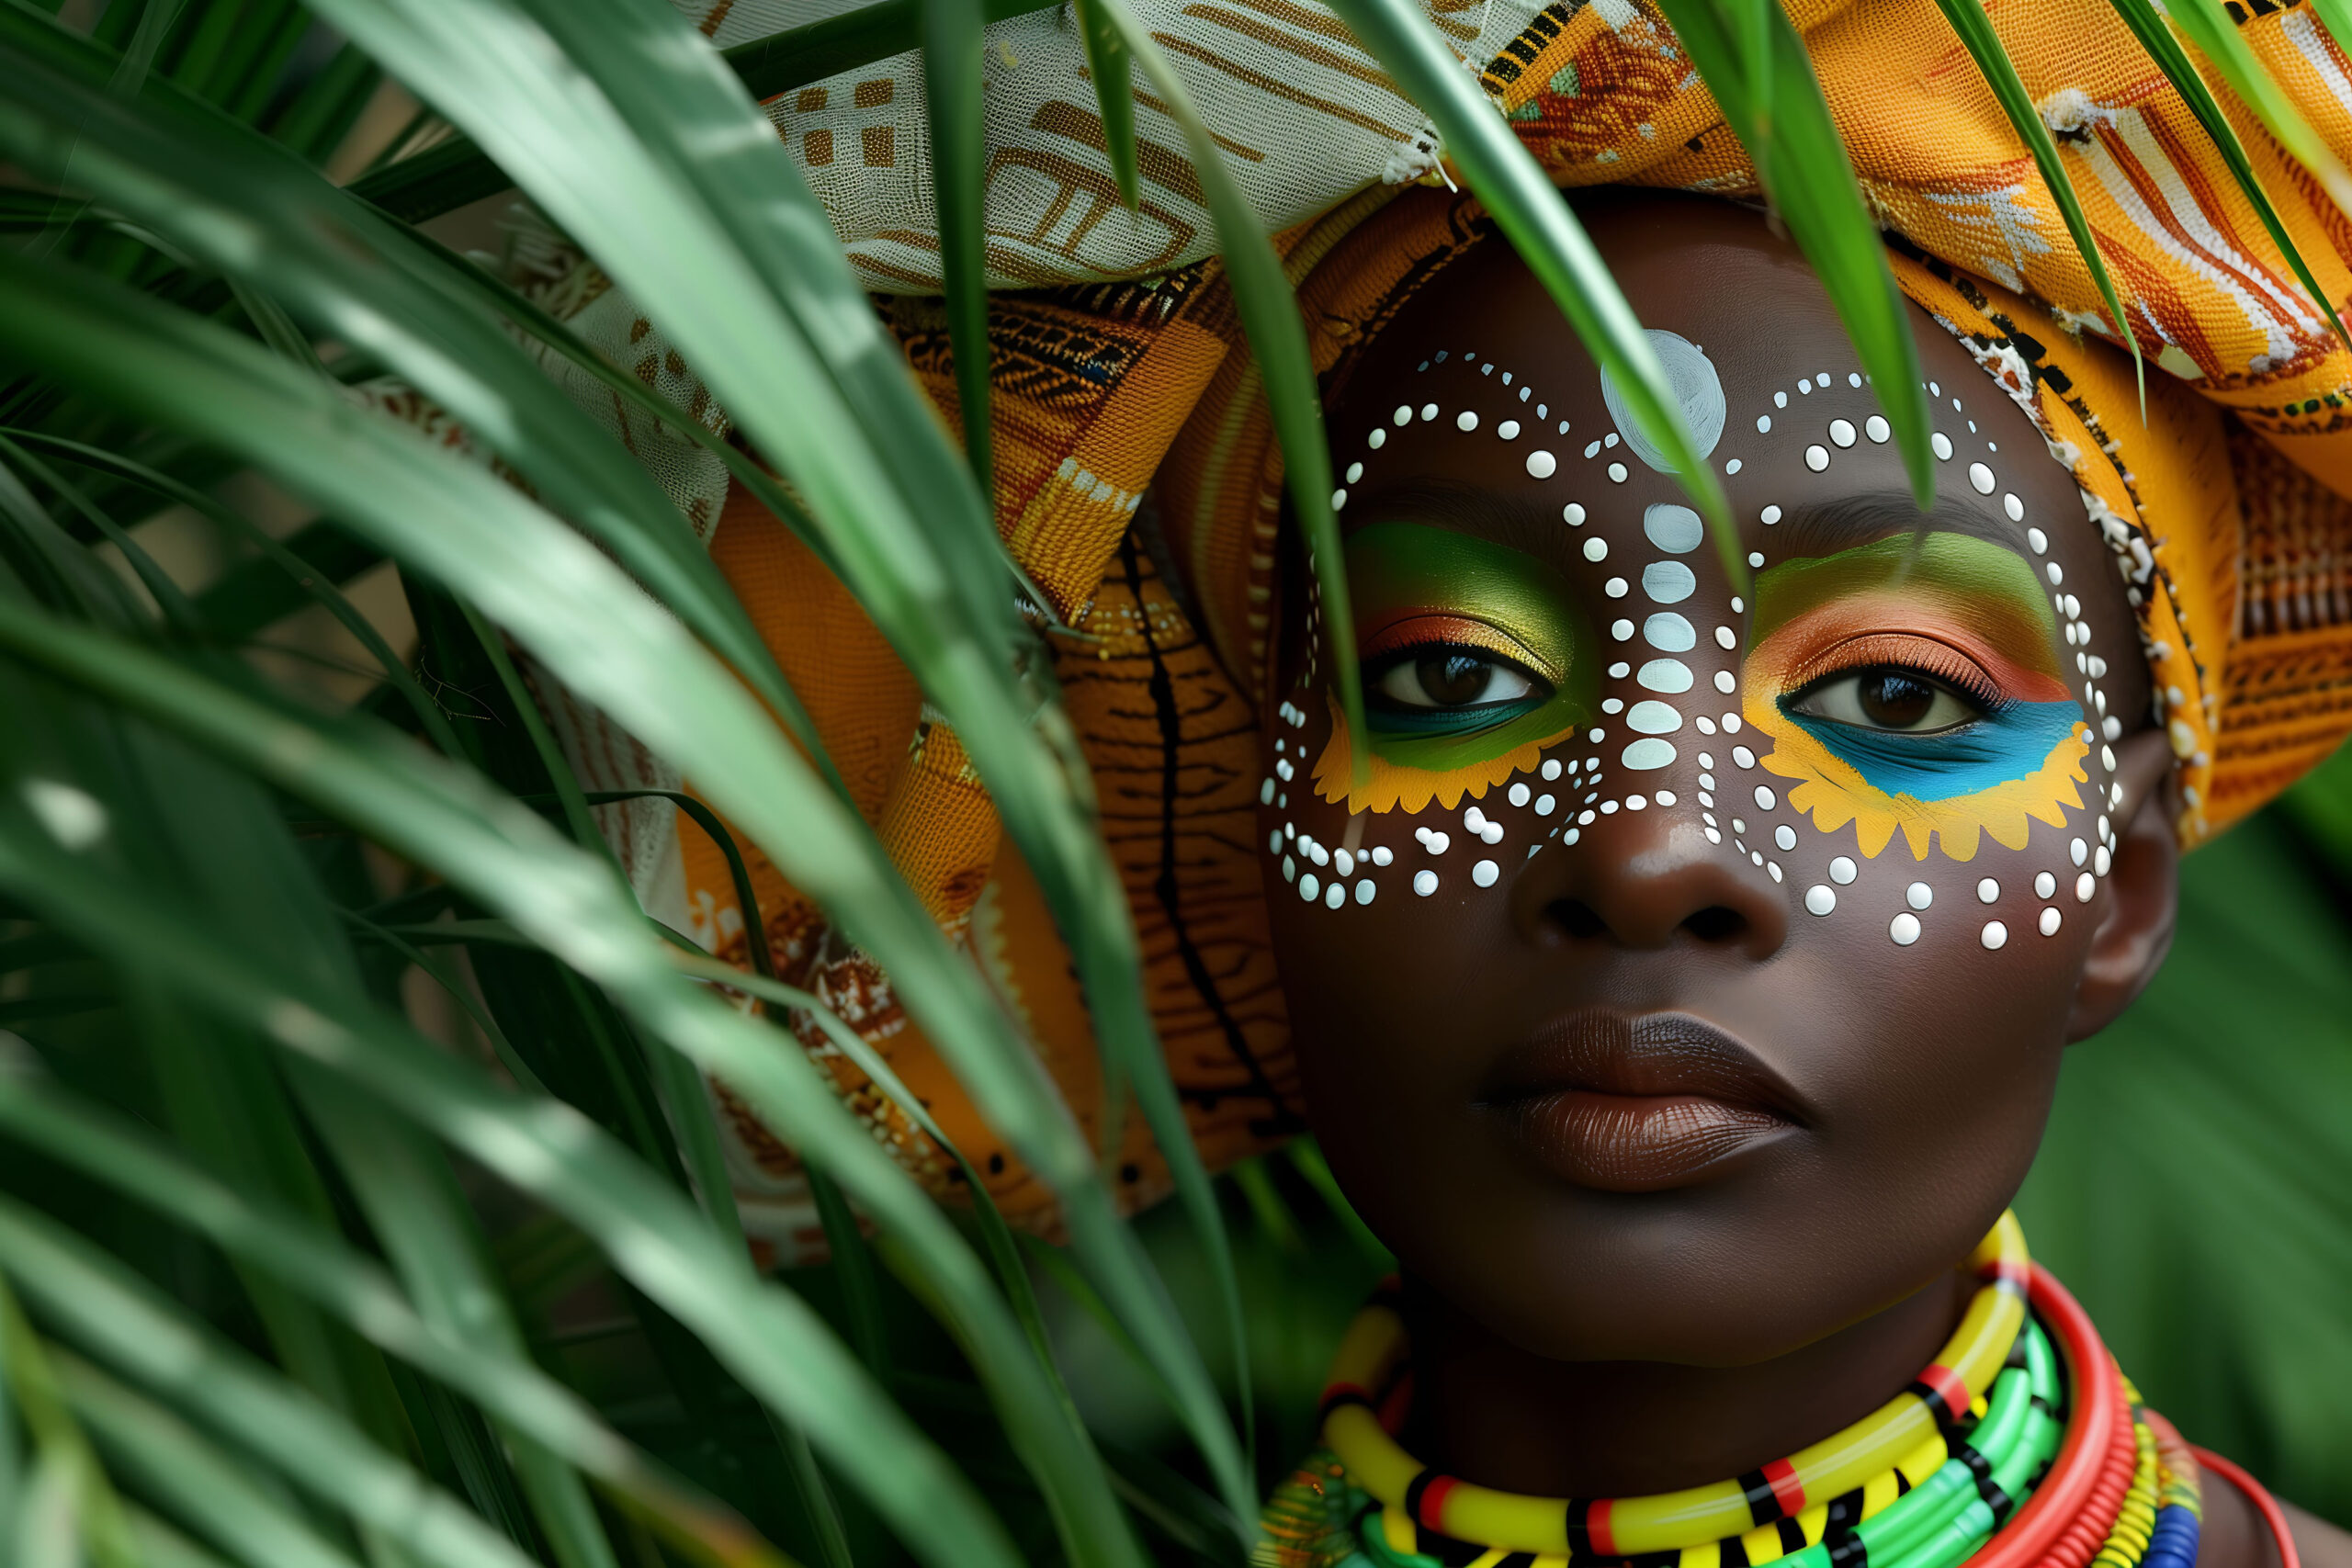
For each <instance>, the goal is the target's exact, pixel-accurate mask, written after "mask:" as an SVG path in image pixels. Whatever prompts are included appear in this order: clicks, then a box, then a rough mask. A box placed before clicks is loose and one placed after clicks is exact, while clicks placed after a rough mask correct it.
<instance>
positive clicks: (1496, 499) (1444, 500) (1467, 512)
mask: <svg viewBox="0 0 2352 1568" xmlns="http://www.w3.org/2000/svg"><path fill="white" fill-rule="evenodd" d="M1406 522H1410V523H1427V524H1437V525H1443V524H1448V523H1453V524H1459V525H1462V530H1463V531H1464V532H1465V533H1469V534H1474V535H1476V536H1477V537H1480V538H1483V539H1489V540H1492V541H1493V542H1494V543H1496V544H1498V545H1505V546H1508V547H1510V548H1512V549H1514V550H1518V551H1520V552H1521V554H1523V555H1531V556H1533V557H1534V558H1536V559H1538V560H1548V559H1550V558H1552V555H1553V553H1554V552H1555V551H1556V550H1557V549H1558V548H1559V547H1560V539H1561V536H1563V535H1564V534H1567V533H1570V532H1572V530H1571V529H1570V528H1569V526H1568V525H1567V524H1566V521H1564V520H1563V519H1562V517H1561V515H1560V513H1558V512H1557V511H1554V510H1549V509H1547V508H1546V507H1545V506H1544V504H1542V503H1540V502H1534V501H1532V500H1530V499H1528V498H1527V497H1526V496H1524V495H1506V494H1502V493H1499V492H1498V491H1491V490H1488V489H1487V488H1486V487H1485V486H1484V485H1476V484H1464V483H1462V482H1460V481H1459V480H1454V479H1400V480H1397V481H1396V482H1393V483H1388V484H1382V485H1378V486H1375V487H1374V488H1372V489H1370V490H1367V491H1363V493H1362V494H1361V495H1352V496H1351V498H1350V502H1349V506H1348V509H1347V513H1346V514H1345V516H1344V517H1343V518H1342V519H1341V522H1340V534H1341V537H1342V538H1343V539H1344V538H1345V537H1347V536H1352V535H1354V534H1356V533H1358V532H1360V531H1361V530H1363V529H1364V528H1368V527H1370V526H1371V525H1373V524H1374V523H1406Z"/></svg>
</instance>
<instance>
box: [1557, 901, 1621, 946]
mask: <svg viewBox="0 0 2352 1568" xmlns="http://www.w3.org/2000/svg"><path fill="white" fill-rule="evenodd" d="M1548 912H1549V913H1550V915H1551V917H1552V923H1553V924H1554V925H1555V926H1557V927H1559V928H1560V930H1562V931H1566V933H1567V934H1568V935H1569V936H1571V937H1574V938H1576V939H1577V941H1579V942H1582V941H1585V940H1588V939H1589V938H1592V937H1597V936H1601V935H1604V934H1605V933H1606V932H1607V931H1608V930H1609V923H1608V922H1607V921H1606V920H1603V919H1601V918H1600V914H1599V912H1598V911H1596V910H1595V909H1594V908H1593V907H1592V906H1591V905H1589V904H1588V903H1586V902H1585V901H1584V900H1583V899H1581V898H1563V899H1560V900H1559V901H1558V902H1556V903H1555V904H1554V905H1553V906H1552V908H1551V909H1550V910H1549V911H1548Z"/></svg>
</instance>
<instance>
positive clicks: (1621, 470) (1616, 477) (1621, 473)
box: [1609, 463, 1625, 484]
mask: <svg viewBox="0 0 2352 1568" xmlns="http://www.w3.org/2000/svg"><path fill="white" fill-rule="evenodd" d="M1609 479H1610V482H1611V483H1612V484H1623V483H1624V482H1625V465H1624V464H1623V463H1611V464H1610V465H1609Z"/></svg>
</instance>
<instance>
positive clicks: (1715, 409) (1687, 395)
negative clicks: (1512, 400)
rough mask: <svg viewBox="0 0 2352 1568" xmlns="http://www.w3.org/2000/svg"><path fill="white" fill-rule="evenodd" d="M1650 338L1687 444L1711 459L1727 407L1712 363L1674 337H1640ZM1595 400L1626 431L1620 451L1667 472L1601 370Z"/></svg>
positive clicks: (1660, 333)
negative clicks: (1688, 433)
mask: <svg viewBox="0 0 2352 1568" xmlns="http://www.w3.org/2000/svg"><path fill="white" fill-rule="evenodd" d="M1643 335H1644V336H1645V337H1647V338H1648V339H1649V343H1650V348H1651V351H1652V352H1654V353H1655V354H1656V355H1657V361H1658V366H1659V367H1660V368H1661V369H1663V370H1664V371H1665V372H1666V384H1667V387H1668V390H1670V391H1672V392H1673V394H1674V400H1675V401H1676V402H1678V403H1679V404H1680V405H1681V406H1682V418H1683V420H1684V422H1685V423H1687V424H1688V425H1689V426H1690V430H1691V445H1692V446H1693V447H1694V448H1695V449H1696V451H1697V454H1698V457H1699V458H1700V460H1701V461H1702V462H1703V461H1705V460H1706V459H1707V458H1708V457H1713V455H1714V450H1715V444H1716V443H1717V442H1719V441H1721V440H1722V439H1723V434H1724V418H1725V417H1726V415H1727V413H1728V412H1729V411H1728V409H1727V407H1726V405H1725V404H1724V383H1723V378H1722V377H1720V376H1718V375H1717V374H1716V373H1715V367H1714V362H1713V360H1711V359H1709V358H1708V357H1707V355H1706V354H1705V353H1704V352H1703V351H1702V350H1701V349H1700V347H1699V345H1698V344H1694V343H1692V342H1691V340H1690V339H1688V338H1686V337H1683V336H1681V335H1680V334H1679V333H1670V332H1667V331H1665V330H1663V329H1662V328H1658V327H1651V328H1649V329H1647V330H1646V331H1645V333H1643ZM1600 400H1601V401H1602V402H1603V403H1604V404H1606V405H1607V406H1608V409H1609V417H1610V418H1611V419H1612V420H1614V421H1615V422H1616V424H1617V428H1618V429H1619V430H1620V431H1623V432H1624V433H1625V448H1626V450H1628V451H1630V452H1631V453H1633V455H1634V457H1638V458H1640V459H1641V461H1642V464H1643V466H1644V467H1645V468H1649V469H1650V470H1652V471H1653V472H1656V473H1661V474H1670V473H1672V472H1673V471H1674V467H1673V465H1672V464H1671V463H1669V462H1668V461H1667V458H1666V455H1665V454H1664V453H1663V452H1661V451H1659V450H1658V448H1657V446H1655V445H1653V444H1652V443H1651V441H1650V439H1649V437H1648V436H1646V435H1644V434H1641V433H1640V427H1639V426H1638V425H1637V424H1636V423H1635V422H1634V413H1633V405H1632V404H1631V403H1629V402H1627V401H1626V400H1625V395H1624V393H1623V389H1620V388H1619V387H1618V385H1617V381H1616V378H1615V377H1613V376H1611V374H1610V373H1609V371H1608V368H1607V367H1602V369H1601V372H1600ZM1609 477H1610V478H1611V479H1615V478H1616V477H1617V475H1616V473H1615V472H1614V471H1611V474H1610V476H1609Z"/></svg>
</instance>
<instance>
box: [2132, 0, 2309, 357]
mask: <svg viewBox="0 0 2352 1568" xmlns="http://www.w3.org/2000/svg"><path fill="white" fill-rule="evenodd" d="M2109 4H2111V5H2112V6H2114V7H2115V14H2116V15H2117V16H2119V17H2122V18H2123V25H2124V26H2125V27H2127V28H2131V36H2132V37H2133V38H2135V39H2139V40H2140V47H2141V48H2142V49H2144V50H2146V51H2148V58H2149V59H2151V60H2153V61H2154V62H2156V67H2157V69H2159V70H2161V71H2162V72H2163V73H2165V81H2167V82H2170V83H2171V84H2172V85H2173V90H2174V91H2175V92H2177V93H2178V94H2179V95H2180V96H2181V99H2182V101H2183V102H2185V103H2187V104H2188V109H2189V112H2190V113H2191V114H2193V115H2195V116H2196V117H2197V123H2198V124H2199V125H2200V126H2202V127H2203V128H2204V130H2205V134H2206V135H2207V136H2208V137H2210V138H2211V140H2212V143H2213V148H2214V150H2215V151H2216V152H2220V153H2221V155H2222V162H2223V163H2224V164H2227V165H2228V166H2229V171H2230V177H2231V178H2232V179H2233V180H2234V181H2236V182H2237V187H2238V189H2239V191H2240V192H2242V193H2243V194H2244V195H2245V198H2246V201H2247V202H2248V203H2249V204H2250V205H2252V207H2253V208H2254V211H2255V216H2256V217H2257V218H2259V219H2261V220H2262V227H2263V231H2265V232H2266V233H2267V234H2268V235H2269V236H2270V243H2272V244H2274V245H2277V246H2278V254H2280V255H2282V256H2285V257H2286V258H2287V265H2289V266H2290V267H2291V268H2293V269H2294V273H2295V280H2296V281H2297V282H2299V283H2301V285H2302V286H2303V292H2304V293H2305V294H2307V295H2309V296H2310V297H2311V301H2312V304H2314V305H2316V306H2318V307H2319V310H2320V314H2322V315H2323V316H2325V317H2326V318H2327V324H2328V325H2329V326H2331V327H2333V328H2335V336H2336V339H2337V341H2338V342H2340V343H2342V344H2345V345H2346V347H2347V348H2352V334H2347V333H2346V332H2345V330H2344V322H2343V321H2341V320H2340V319H2339V318H2338V317H2337V315H2336V313H2335V303H2334V302H2333V301H2332V300H2330V299H2328V297H2327V290H2325V289H2324V288H2321V287H2320V286H2319V279H2318V278H2316V277H2314V276H2312V269H2311V266H2310V265H2309V264H2308V263H2306V262H2305V261H2304V260H2303V255H2302V252H2301V251H2300V250H2298V249H2297V248H2296V246H2295V242H2294V240H2293V238H2292V237H2291V236H2290V235H2289V234H2288V232H2287V225H2286V224H2285V223H2284V222H2283V221H2281V220H2280V219H2279V217H2278V208H2277V207H2275V206H2273V205H2272V203H2271V200H2270V195H2269V193H2268V192H2267V191H2266V190H2264V189H2263V188H2262V182H2261V181H2260V180H2259V179H2257V178H2256V176H2255V172H2254V162H2253V160H2252V159H2250V158H2248V157H2247V156H2246V152H2245V142H2244V141H2240V140H2239V138H2238V131H2237V127H2236V126H2234V125H2232V124H2231V123H2230V117H2229V116H2228V114H2227V113H2225V112H2224V111H2223V110H2222V106H2221V104H2220V102H2219V101H2218V100H2217V99H2215V98H2214V96H2213V90H2212V89H2211V87H2209V86H2207V85H2205V78H2204V77H2203V76H2202V75H2200V74H2199V73H2198V70H2197V66H2196V64H2195V63H2194V62H2192V61H2190V59H2189V58H2188V51H2187V50H2186V49H2184V48H2182V47H2181V42H2180V39H2178V38H2177V37H2175V36H2174V34H2173V30H2172V28H2170V27H2169V26H2167V25H2166V24H2165V17H2164V14H2163V13H2161V12H2159V11H2158V10H2157V9H2156V7H2155V6H2154V4H2153V3H2152V0H2109ZM2323 15H2324V13H2323ZM2339 36H2341V35H2339Z"/></svg>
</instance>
